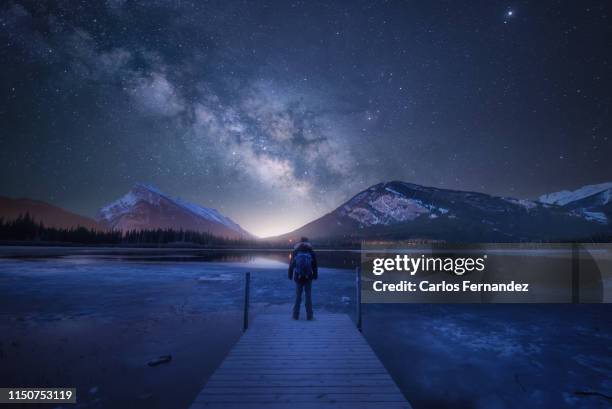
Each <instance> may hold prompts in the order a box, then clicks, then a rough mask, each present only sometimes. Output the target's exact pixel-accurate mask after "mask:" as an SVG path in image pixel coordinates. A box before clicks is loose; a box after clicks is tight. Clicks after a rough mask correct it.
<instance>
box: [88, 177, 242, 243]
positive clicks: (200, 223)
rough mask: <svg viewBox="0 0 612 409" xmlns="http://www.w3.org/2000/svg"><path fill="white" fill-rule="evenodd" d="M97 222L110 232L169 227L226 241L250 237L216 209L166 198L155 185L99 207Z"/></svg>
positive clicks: (136, 190) (140, 188)
mask: <svg viewBox="0 0 612 409" xmlns="http://www.w3.org/2000/svg"><path fill="white" fill-rule="evenodd" d="M98 220H99V222H100V223H102V224H104V225H106V226H108V227H109V228H111V229H115V230H122V231H128V230H140V229H158V228H161V229H167V228H171V229H175V230H179V229H183V230H194V231H200V232H209V233H211V234H214V235H216V236H220V237H228V238H250V237H252V235H251V234H250V233H249V232H247V231H246V230H244V229H243V228H242V227H240V226H239V225H238V224H236V223H235V222H234V221H232V220H231V219H230V218H228V217H226V216H223V215H222V214H221V213H219V212H218V211H217V210H215V209H210V208H207V207H202V206H198V205H196V204H193V203H189V202H186V201H184V200H182V199H179V198H174V197H171V196H168V195H166V194H165V193H163V192H161V191H160V190H159V189H157V188H155V187H154V186H150V185H145V184H141V183H139V184H136V185H135V186H134V187H133V188H132V189H131V190H130V191H129V192H128V193H127V194H126V195H125V196H123V197H121V198H119V199H118V200H116V201H114V202H112V203H110V204H108V205H107V206H104V207H103V208H101V209H100V211H99V212H98Z"/></svg>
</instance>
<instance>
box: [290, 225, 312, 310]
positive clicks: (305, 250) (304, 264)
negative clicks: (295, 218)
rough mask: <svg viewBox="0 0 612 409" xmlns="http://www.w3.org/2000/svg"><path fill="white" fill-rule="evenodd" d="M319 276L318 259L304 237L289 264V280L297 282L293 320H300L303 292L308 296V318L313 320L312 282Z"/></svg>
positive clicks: (294, 250) (297, 245)
mask: <svg viewBox="0 0 612 409" xmlns="http://www.w3.org/2000/svg"><path fill="white" fill-rule="evenodd" d="M318 276H319V271H318V268H317V257H316V256H315V252H314V250H313V249H312V245H311V244H310V242H309V241H308V238H307V237H302V238H301V239H300V242H299V243H298V244H296V245H295V248H294V249H293V254H291V262H290V263H289V280H294V281H295V304H294V305H293V319H294V320H297V319H299V318H300V307H301V304H302V292H304V293H305V294H306V301H305V302H304V304H305V305H306V318H307V319H308V320H312V316H313V313H312V280H316V279H317V278H318Z"/></svg>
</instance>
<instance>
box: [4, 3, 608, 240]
mask: <svg viewBox="0 0 612 409" xmlns="http://www.w3.org/2000/svg"><path fill="white" fill-rule="evenodd" d="M0 55H1V61H2V68H1V74H0V85H1V87H2V98H1V100H0V123H1V126H0V143H1V147H2V148H1V150H0V195H7V196H11V197H31V198H36V199H41V200H45V201H48V202H50V203H53V204H55V205H59V206H62V207H64V208H67V209H69V210H72V211H76V212H78V213H81V214H86V215H90V216H94V215H95V213H96V211H97V209H98V208H99V207H101V206H102V205H104V204H107V203H108V202H109V201H111V200H114V199H116V198H117V197H119V196H120V195H122V194H124V193H125V192H126V191H127V190H128V189H129V188H130V187H131V186H132V185H133V184H134V183H136V182H145V183H151V184H154V185H156V186H157V187H159V188H160V189H161V190H163V191H165V192H167V193H168V194H171V195H175V196H180V197H182V198H184V199H187V200H190V201H193V202H195V203H198V204H201V205H205V206H209V207H215V208H218V209H219V210H220V211H221V212H223V213H224V214H226V215H228V216H230V217H232V218H233V219H234V220H236V221H237V222H239V223H240V224H241V225H242V226H243V227H245V228H246V229H247V230H250V231H252V232H254V233H256V234H260V235H269V234H273V233H281V232H285V231H288V230H291V229H292V228H296V227H299V226H300V225H302V224H304V223H305V222H307V221H309V220H312V219H314V218H316V217H318V216H320V215H322V214H323V213H325V212H326V211H329V210H331V209H333V208H334V207H336V206H337V205H339V204H340V203H341V202H342V201H344V200H346V199H348V198H349V197H350V196H352V195H353V194H355V193H357V192H358V191H359V190H361V189H363V188H366V187H368V186H369V185H371V184H374V183H378V182H381V181H389V180H404V181H408V182H413V183H418V184H423V185H429V186H436V187H444V188H451V189H461V190H474V191H480V192H485V193H490V194H496V195H504V196H514V197H519V198H534V197H537V196H539V195H540V194H542V193H547V192H552V191H556V190H560V189H571V188H576V187H579V186H582V185H585V184H592V183H600V182H603V181H608V180H612V160H610V158H611V157H612V143H611V140H610V139H611V138H612V134H611V131H610V129H611V128H612V112H611V107H612V65H611V63H612V3H611V2H609V1H599V2H588V1H559V2H557V1H554V2H546V1H533V2H524V1H514V2H496V1H481V2H464V1H379V2H361V1H347V2H339V1H337V2H332V1H329V0H327V1H311V0H308V1H304V2H295V1H278V2H267V1H240V2H238V1H227V0H226V1H218V2H205V1H195V0H194V1H152V0H147V1H142V2H132V1H125V0H113V1H107V2H102V1H83V2H77V1H72V0H70V1H68V0H66V1H60V2H53V1H32V2H11V1H8V2H7V1H3V2H2V6H0Z"/></svg>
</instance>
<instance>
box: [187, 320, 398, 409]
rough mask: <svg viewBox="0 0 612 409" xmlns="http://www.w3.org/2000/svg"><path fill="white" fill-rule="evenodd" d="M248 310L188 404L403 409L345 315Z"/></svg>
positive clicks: (197, 407)
mask: <svg viewBox="0 0 612 409" xmlns="http://www.w3.org/2000/svg"><path fill="white" fill-rule="evenodd" d="M315 318H316V319H315V320H314V321H305V320H300V321H294V320H292V319H290V317H288V315H287V314H283V315H277V314H262V315H259V316H257V317H256V319H255V320H254V321H253V322H252V325H251V328H249V329H248V330H247V331H246V333H245V334H244V335H243V336H242V338H241V339H240V340H239V341H238V343H236V345H235V346H234V348H233V349H232V350H231V351H230V353H229V354H228V356H227V358H226V359H225V360H224V361H223V362H222V363H221V366H219V368H218V369H217V370H216V371H215V373H214V374H213V375H212V377H211V378H210V380H209V381H208V383H207V384H206V386H205V387H204V389H202V391H201V392H200V394H199V395H198V397H197V398H196V400H195V402H194V403H193V405H192V406H191V409H203V408H213V409H214V408H219V409H230V408H232V409H233V408H235V409H243V408H244V409H255V408H257V409H259V408H261V409H279V408H287V409H319V408H338V409H377V408H379V409H383V408H384V409H399V408H403V409H410V404H409V403H408V402H407V401H406V399H405V398H404V396H403V395H402V393H401V392H400V390H399V389H398V387H397V385H396V384H395V382H394V381H393V379H391V376H389V373H388V372H387V370H386V369H385V367H384V366H383V365H382V363H381V362H380V360H379V359H378V357H377V356H376V355H375V354H374V352H373V351H372V348H370V346H369V345H368V343H367V342H366V340H365V339H364V337H363V336H362V335H361V333H360V332H359V331H358V330H357V329H356V328H355V325H354V324H353V322H352V321H351V319H350V318H349V317H348V316H347V315H344V314H325V315H322V314H320V315H317V316H316V317H315Z"/></svg>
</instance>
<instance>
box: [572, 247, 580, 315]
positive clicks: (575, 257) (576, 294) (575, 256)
mask: <svg viewBox="0 0 612 409" xmlns="http://www.w3.org/2000/svg"><path fill="white" fill-rule="evenodd" d="M572 303H573V304H578V303H580V245H579V244H578V243H572Z"/></svg>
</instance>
